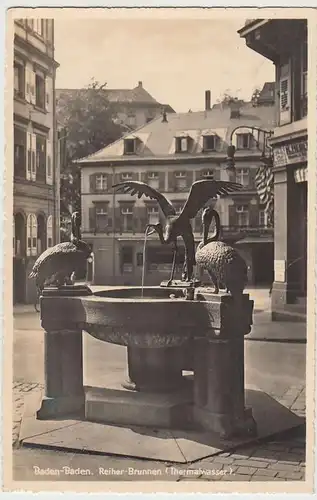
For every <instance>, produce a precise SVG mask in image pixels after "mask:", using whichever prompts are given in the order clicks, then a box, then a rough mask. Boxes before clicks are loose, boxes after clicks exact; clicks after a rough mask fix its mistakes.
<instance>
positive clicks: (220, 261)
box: [196, 207, 248, 296]
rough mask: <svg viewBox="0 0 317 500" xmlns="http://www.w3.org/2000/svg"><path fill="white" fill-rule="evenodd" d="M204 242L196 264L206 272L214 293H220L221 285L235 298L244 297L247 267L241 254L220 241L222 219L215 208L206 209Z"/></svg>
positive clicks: (203, 220) (203, 221) (200, 245)
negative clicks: (211, 232) (211, 226)
mask: <svg viewBox="0 0 317 500" xmlns="http://www.w3.org/2000/svg"><path fill="white" fill-rule="evenodd" d="M213 218H214V219H215V221H216V228H215V231H214V234H213V235H212V237H210V238H209V239H208V231H209V227H210V225H211V221H212V219H213ZM202 223H203V241H202V242H201V243H199V245H198V247H197V251H196V262H197V264H198V265H199V266H200V267H201V268H202V269H203V270H206V271H207V272H208V274H209V276H210V278H211V280H212V283H213V285H214V287H215V289H214V293H219V288H220V284H224V285H225V287H226V291H227V292H230V294H231V295H233V296H238V295H242V293H243V290H244V288H245V286H246V284H247V281H248V276H247V265H246V263H245V261H244V259H243V258H242V257H241V255H240V254H239V252H238V251H237V250H236V249H235V248H233V247H231V246H230V245H228V244H227V243H224V242H223V241H218V240H219V236H220V217H219V214H218V212H217V211H216V210H214V209H213V208H209V207H208V208H205V210H204V211H203V214H202Z"/></svg>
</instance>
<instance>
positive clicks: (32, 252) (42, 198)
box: [13, 18, 59, 303]
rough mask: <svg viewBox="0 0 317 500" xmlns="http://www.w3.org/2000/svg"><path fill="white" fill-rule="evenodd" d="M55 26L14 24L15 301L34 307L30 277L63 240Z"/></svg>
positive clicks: (39, 21) (28, 22)
mask: <svg viewBox="0 0 317 500" xmlns="http://www.w3.org/2000/svg"><path fill="white" fill-rule="evenodd" d="M57 67H58V64H57V63H56V61H55V60H54V21H53V20H52V19H39V18H36V19H16V20H15V21H14V196H13V203H14V207H13V226H14V227H13V273H14V276H13V281H14V287H13V290H14V301H15V302H21V303H23V302H27V303H28V302H32V301H34V298H35V293H36V290H35V284H34V282H33V281H31V280H29V279H28V274H29V272H30V270H31V268H32V266H33V263H34V261H35V259H36V258H37V256H38V255H39V254H40V253H42V252H43V251H44V250H45V249H46V248H47V247H50V246H52V245H54V244H55V243H56V242H58V241H59V167H58V161H57V154H56V152H57V137H56V126H55V72H56V69H57Z"/></svg>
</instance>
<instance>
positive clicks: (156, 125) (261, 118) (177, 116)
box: [77, 102, 275, 165]
mask: <svg viewBox="0 0 317 500" xmlns="http://www.w3.org/2000/svg"><path fill="white" fill-rule="evenodd" d="M238 126H244V127H252V126H254V127H259V128H262V129H266V130H272V129H273V128H274V127H275V108H274V106H273V105H272V106H256V107H254V105H253V104H252V103H251V102H247V103H244V104H243V105H242V106H241V108H240V117H239V118H231V117H230V107H229V106H219V105H217V106H213V107H212V109H211V110H208V111H199V112H188V113H167V122H163V121H162V117H161V116H159V117H158V118H156V119H154V120H152V121H151V122H149V123H147V124H145V125H143V126H142V127H140V128H139V129H136V130H134V131H133V133H128V134H125V135H124V136H123V137H121V138H120V139H118V140H117V141H115V142H113V143H112V144H110V145H109V146H107V147H105V148H103V149H101V150H100V151H97V152H96V153H93V154H92V155H90V156H87V157H86V158H81V159H80V160H77V163H81V164H87V165H88V164H92V163H102V162H106V161H111V160H112V161H115V160H124V161H125V162H126V161H131V162H133V161H137V160H138V159H141V158H143V159H146V158H147V159H164V158H165V159H173V158H176V157H177V158H182V159H184V158H186V157H187V158H189V157H190V158H193V157H195V156H196V157H198V156H199V157H202V138H203V135H210V134H215V135H217V136H218V137H219V138H220V139H221V141H220V142H221V147H220V148H219V150H217V152H215V153H212V157H217V155H218V156H219V158H221V157H224V155H226V153H227V146H228V144H229V142H230V136H231V133H232V131H233V130H234V128H236V127H238ZM182 135H183V136H184V137H185V136H186V135H187V136H190V137H191V138H192V143H193V145H192V149H191V151H190V153H186V154H184V153H179V154H177V153H175V137H176V136H177V137H180V136H182ZM129 138H137V139H138V140H139V141H138V142H139V145H138V146H139V147H138V151H137V154H135V155H130V156H127V155H124V140H125V139H129ZM249 154H252V152H250V151H248V155H249ZM255 154H256V155H258V151H256V152H255ZM238 155H239V152H237V153H236V157H238ZM204 156H206V157H207V154H206V153H204Z"/></svg>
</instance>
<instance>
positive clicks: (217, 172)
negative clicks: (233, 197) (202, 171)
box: [213, 168, 221, 181]
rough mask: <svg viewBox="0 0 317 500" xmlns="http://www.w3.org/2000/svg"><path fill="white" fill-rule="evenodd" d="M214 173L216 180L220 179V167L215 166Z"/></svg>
mask: <svg viewBox="0 0 317 500" xmlns="http://www.w3.org/2000/svg"><path fill="white" fill-rule="evenodd" d="M213 174H214V180H215V181H220V175H221V174H220V168H214V169H213Z"/></svg>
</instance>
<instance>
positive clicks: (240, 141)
mask: <svg viewBox="0 0 317 500" xmlns="http://www.w3.org/2000/svg"><path fill="white" fill-rule="evenodd" d="M250 146H251V134H237V149H250Z"/></svg>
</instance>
